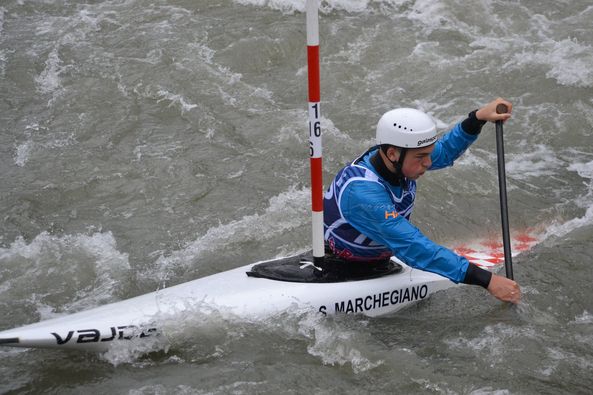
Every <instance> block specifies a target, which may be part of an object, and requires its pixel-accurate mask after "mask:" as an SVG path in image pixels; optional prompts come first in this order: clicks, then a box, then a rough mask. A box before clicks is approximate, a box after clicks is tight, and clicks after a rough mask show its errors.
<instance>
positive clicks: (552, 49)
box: [505, 38, 593, 87]
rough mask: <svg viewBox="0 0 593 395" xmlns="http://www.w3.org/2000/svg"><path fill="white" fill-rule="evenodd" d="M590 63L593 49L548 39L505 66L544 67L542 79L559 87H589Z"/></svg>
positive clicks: (592, 82) (592, 76)
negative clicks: (556, 82) (550, 81)
mask: <svg viewBox="0 0 593 395" xmlns="http://www.w3.org/2000/svg"><path fill="white" fill-rule="evenodd" d="M591 64H593V47H591V46H590V45H586V44H581V43H579V42H578V41H576V40H574V39H570V38H567V39H564V40H561V41H555V40H553V39H551V40H549V41H548V42H544V43H542V44H539V45H538V46H537V47H536V49H535V50H524V51H522V52H519V53H517V54H516V55H514V56H513V59H512V60H511V61H510V62H508V63H507V64H506V65H505V66H514V67H517V68H523V67H526V66H544V67H546V68H548V71H547V72H546V77H548V78H553V79H555V80H556V81H558V83H559V84H561V85H566V86H578V87H591V86H593V70H592V69H591Z"/></svg>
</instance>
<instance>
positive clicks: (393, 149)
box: [324, 98, 521, 303]
mask: <svg viewBox="0 0 593 395" xmlns="http://www.w3.org/2000/svg"><path fill="white" fill-rule="evenodd" d="M501 103H502V104H505V105H506V106H507V107H508V109H509V112H508V113H506V114H497V112H496V106H497V105H499V104H501ZM511 110H512V104H511V103H510V102H508V101H507V100H504V99H502V98H498V99H496V100H493V101H492V102H490V103H488V104H487V105H485V106H484V107H482V108H480V109H478V110H475V111H472V112H470V113H469V115H468V117H467V118H466V119H465V120H463V121H462V122H460V123H458V124H457V125H455V127H454V128H453V129H452V130H451V131H449V132H448V133H446V134H444V135H443V136H442V137H441V138H440V139H437V131H436V125H435V123H434V121H433V120H432V119H431V118H430V117H429V116H428V115H427V114H425V113H424V112H422V111H419V110H416V109H411V108H399V109H395V110H391V111H388V112H386V113H385V114H384V115H383V116H382V117H381V119H380V120H379V123H378V124H377V132H376V133H377V135H376V141H377V145H376V146H374V147H372V148H370V149H369V150H368V151H367V152H365V153H364V154H363V155H362V156H360V157H359V158H357V159H356V160H354V161H353V162H352V163H351V164H349V165H347V166H346V167H344V168H343V169H341V170H340V171H339V172H338V174H337V175H336V177H335V179H334V180H333V182H332V183H331V184H330V186H329V188H328V190H327V192H326V193H325V196H324V228H325V229H324V230H325V240H326V246H327V249H328V252H329V253H330V254H332V255H333V256H334V257H337V258H339V259H340V260H345V261H349V262H356V261H360V262H361V264H363V263H362V262H373V261H375V262H380V261H385V260H386V259H389V257H390V256H391V255H395V256H396V257H398V258H399V259H400V260H402V261H403V262H405V263H406V264H408V265H409V266H411V267H414V268H417V269H420V270H425V271H429V272H433V273H437V274H440V275H442V276H444V277H446V278H448V279H450V280H452V281H453V282H455V283H460V282H461V283H465V284H474V285H480V286H482V287H484V288H486V289H487V290H488V291H489V292H490V293H491V294H492V295H493V296H495V297H496V298H498V299H500V300H502V301H507V302H512V303H518V302H519V300H520V298H521V291H520V289H519V286H518V284H517V283H516V282H515V281H513V280H509V279H507V278H506V277H502V276H499V275H496V274H493V273H491V272H489V271H487V270H484V269H481V268H480V267H478V266H476V265H474V264H473V263H470V262H469V261H468V260H467V259H466V258H464V257H462V256H459V255H457V254H455V253H454V252H453V251H450V250H448V249H447V248H445V247H443V246H440V245H438V244H436V243H434V242H433V241H431V240H430V239H428V238H427V237H426V236H424V235H423V234H422V232H420V230H419V229H418V228H417V227H415V226H414V225H412V224H411V223H410V216H411V214H412V209H413V207H414V200H415V198H416V180H417V179H418V178H420V177H421V176H422V175H423V174H424V173H425V172H426V171H427V170H436V169H442V168H444V167H448V166H451V165H453V162H454V161H455V160H456V159H457V158H458V157H459V156H461V155H462V154H463V152H464V151H465V150H466V149H467V148H468V147H469V146H470V145H471V144H472V143H473V142H474V141H476V139H477V138H478V135H479V134H480V132H481V130H482V126H484V124H486V123H487V122H488V121H490V122H495V121H498V120H502V121H503V122H504V121H506V120H507V119H509V118H510V117H511Z"/></svg>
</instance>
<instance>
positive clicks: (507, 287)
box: [488, 274, 521, 304]
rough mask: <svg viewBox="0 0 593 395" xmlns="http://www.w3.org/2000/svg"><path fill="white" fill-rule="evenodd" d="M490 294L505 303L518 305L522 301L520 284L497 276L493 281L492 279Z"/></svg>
mask: <svg viewBox="0 0 593 395" xmlns="http://www.w3.org/2000/svg"><path fill="white" fill-rule="evenodd" d="M488 292H490V293H491V294H492V296H494V297H495V298H497V299H499V300H502V301H503V302H511V303H514V304H517V303H519V301H520V300H521V289H520V288H519V284H517V283H516V282H515V281H513V280H509V279H508V278H506V277H502V276H498V275H496V274H493V275H492V279H490V284H489V285H488Z"/></svg>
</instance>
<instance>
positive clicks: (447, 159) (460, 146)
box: [429, 123, 478, 170]
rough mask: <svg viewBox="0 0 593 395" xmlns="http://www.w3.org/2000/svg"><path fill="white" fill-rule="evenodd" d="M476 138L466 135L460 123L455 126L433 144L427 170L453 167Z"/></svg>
mask: <svg viewBox="0 0 593 395" xmlns="http://www.w3.org/2000/svg"><path fill="white" fill-rule="evenodd" d="M477 138H478V135H477V134H475V135H472V134H469V133H466V132H465V131H464V130H463V127H462V126H461V123H458V124H457V125H455V127H454V128H453V129H451V130H450V131H449V132H448V133H446V134H445V135H444V136H443V137H441V138H440V139H439V140H438V141H437V142H436V144H435V147H434V150H433V151H432V155H431V156H430V159H431V160H432V166H431V167H430V169H429V170H437V169H442V168H444V167H449V166H451V165H453V162H454V161H455V160H456V159H457V158H459V157H460V156H461V155H462V154H463V153H464V152H465V150H467V148H468V147H469V146H470V145H471V144H472V143H473V142H474V141H476V139H477Z"/></svg>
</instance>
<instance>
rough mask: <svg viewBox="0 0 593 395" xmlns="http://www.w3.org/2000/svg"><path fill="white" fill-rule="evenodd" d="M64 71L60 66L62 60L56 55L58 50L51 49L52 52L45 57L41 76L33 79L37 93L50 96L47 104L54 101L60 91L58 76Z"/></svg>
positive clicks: (60, 85)
mask: <svg viewBox="0 0 593 395" xmlns="http://www.w3.org/2000/svg"><path fill="white" fill-rule="evenodd" d="M64 70H65V68H64V66H63V65H62V60H61V59H60V57H59V55H58V49H57V48H54V49H52V51H51V52H50V53H49V54H48V55H47V60H46V61H45V69H43V71H42V72H41V74H39V75H38V76H37V77H35V82H36V83H37V89H38V90H39V92H41V93H45V94H51V95H52V99H51V100H50V101H49V103H51V102H53V101H54V100H55V99H56V97H57V96H58V95H59V92H60V90H61V89H62V84H61V81H60V74H61V73H62V72H63V71H64ZM49 103H48V105H49Z"/></svg>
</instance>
